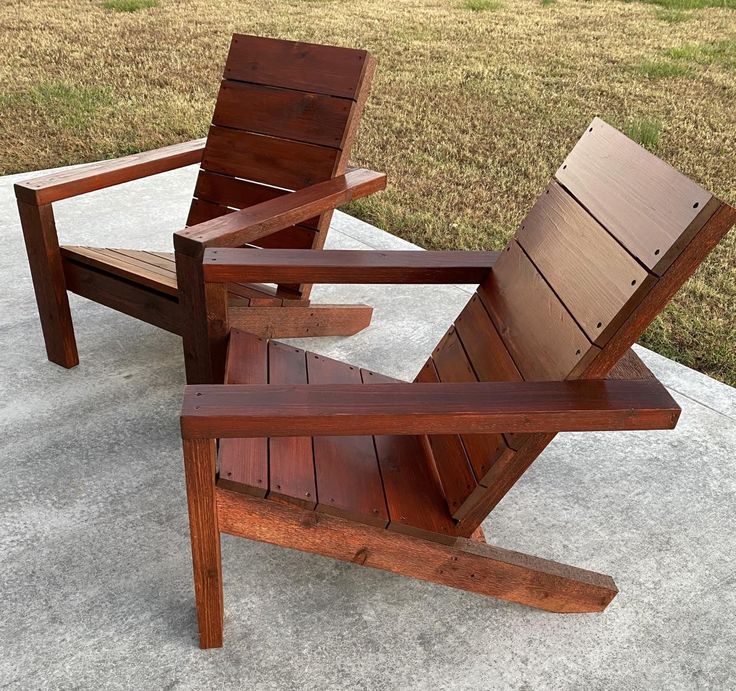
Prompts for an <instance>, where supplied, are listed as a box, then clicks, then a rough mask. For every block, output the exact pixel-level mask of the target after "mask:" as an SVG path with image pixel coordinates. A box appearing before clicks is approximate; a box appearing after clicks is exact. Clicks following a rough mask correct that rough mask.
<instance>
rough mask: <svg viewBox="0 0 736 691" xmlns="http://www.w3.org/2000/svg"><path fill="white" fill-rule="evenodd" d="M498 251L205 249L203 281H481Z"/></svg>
mask: <svg viewBox="0 0 736 691" xmlns="http://www.w3.org/2000/svg"><path fill="white" fill-rule="evenodd" d="M498 255H499V253H498V252H447V251H444V252H427V251H424V250H421V251H406V250H398V251H397V250H392V251H384V250H368V251H366V250H327V251H322V250H319V251H318V250H273V251H269V252H259V251H258V250H248V249H219V248H218V249H215V248H210V249H207V250H206V251H205V256H204V273H205V280H207V281H220V282H235V281H238V282H240V281H254V282H258V281H269V282H271V283H300V282H301V283H371V284H380V283H399V284H410V283H473V284H477V283H480V282H481V281H482V280H483V279H484V278H485V277H486V276H487V275H488V273H489V271H490V269H491V267H492V266H493V264H494V262H495V261H496V259H497V258H498Z"/></svg>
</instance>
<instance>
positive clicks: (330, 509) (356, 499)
mask: <svg viewBox="0 0 736 691" xmlns="http://www.w3.org/2000/svg"><path fill="white" fill-rule="evenodd" d="M307 375H308V379H309V383H310V384H361V383H362V380H361V376H360V369H359V368H357V367H354V366H353V365H348V364H347V363H343V362H338V361H337V360H332V359H331V358H327V357H324V356H323V355H317V354H316V353H307ZM313 446H314V470H315V476H316V481H317V499H318V504H317V511H321V512H323V513H329V514H332V515H334V516H342V517H343V518H349V519H352V520H356V521H360V522H361V523H368V524H370V525H377V526H381V527H385V526H386V525H387V524H388V512H387V510H386V501H385V499H384V496H383V486H382V482H381V472H380V470H379V468H378V460H377V458H376V449H375V446H374V444H373V439H372V438H371V437H368V436H363V437H360V436H353V437H337V436H324V437H314V439H313Z"/></svg>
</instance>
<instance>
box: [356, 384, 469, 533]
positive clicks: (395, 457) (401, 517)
mask: <svg viewBox="0 0 736 691" xmlns="http://www.w3.org/2000/svg"><path fill="white" fill-rule="evenodd" d="M361 376H362V377H363V382H364V383H371V384H378V383H381V382H395V381H396V380H395V379H392V378H391V377H386V376H384V375H382V374H377V373H375V372H367V371H365V370H363V371H361ZM374 441H375V444H376V454H377V456H378V464H379V466H380V468H381V478H382V480H383V489H384V492H385V495H386V505H387V506H388V513H389V520H390V523H389V526H388V527H389V530H395V531H397V532H401V533H406V534H409V535H416V536H419V537H428V538H430V539H433V540H439V541H444V542H447V543H452V542H454V541H455V539H456V534H455V522H454V521H453V520H452V517H451V515H450V512H449V510H448V508H447V502H446V501H445V496H444V494H443V492H442V488H441V486H440V482H439V478H437V477H436V476H435V474H434V473H433V472H432V467H433V464H432V461H431V459H429V458H427V450H426V448H425V446H424V445H423V443H422V439H421V438H420V437H414V436H410V435H400V436H395V435H382V436H376V437H374Z"/></svg>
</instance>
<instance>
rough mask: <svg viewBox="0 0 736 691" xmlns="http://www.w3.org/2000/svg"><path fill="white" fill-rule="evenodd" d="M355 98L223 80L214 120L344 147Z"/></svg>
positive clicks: (249, 130)
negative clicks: (343, 143)
mask: <svg viewBox="0 0 736 691" xmlns="http://www.w3.org/2000/svg"><path fill="white" fill-rule="evenodd" d="M352 106H353V101H352V100H351V99H346V98H335V97H334V96H325V95H322V94H315V93H306V92H303V91H293V90H290V89H278V88H273V87H270V86H261V85H256V84H244V83H242V82H234V81H230V80H227V79H226V80H224V81H223V82H222V84H221V85H220V93H219V94H218V96H217V103H216V105H215V113H214V115H213V117H212V124H213V125H218V126H220V127H231V128H234V129H238V130H246V131H248V132H255V133H258V134H267V135H269V136H271V137H279V138H282V139H293V140H295V141H299V142H306V143H307V144H320V145H322V146H330V147H333V148H341V147H342V142H343V138H344V135H345V130H346V128H347V125H348V119H349V116H350V111H351V109H352Z"/></svg>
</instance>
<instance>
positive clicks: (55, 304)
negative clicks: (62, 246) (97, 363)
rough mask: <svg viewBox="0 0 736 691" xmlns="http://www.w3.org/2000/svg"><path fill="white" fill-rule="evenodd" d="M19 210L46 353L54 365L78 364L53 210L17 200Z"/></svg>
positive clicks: (67, 365) (69, 365) (47, 205)
mask: <svg viewBox="0 0 736 691" xmlns="http://www.w3.org/2000/svg"><path fill="white" fill-rule="evenodd" d="M18 211H19V213H20V223H21V227H22V228H23V237H24V239H25V243H26V251H27V253H28V263H29V264H30V267H31V278H32V279H33V289H34V291H35V293H36V304H37V305H38V316H39V317H40V320H41V330H42V331H43V338H44V341H45V343H46V355H47V356H48V359H49V360H50V361H51V362H55V363H56V364H57V365H61V366H62V367H67V368H70V367H75V366H76V365H78V364H79V355H78V353H77V342H76V339H75V338H74V325H73V324H72V315H71V311H70V310H69V298H68V296H67V293H66V281H65V279H64V266H63V262H62V258H61V252H60V250H59V239H58V237H57V235H56V225H55V223H54V212H53V210H52V208H51V205H50V204H46V205H42V206H37V205H35V204H29V203H27V202H23V201H20V200H18Z"/></svg>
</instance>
